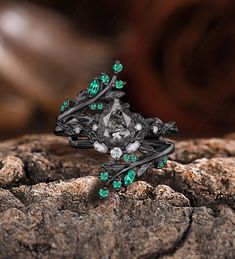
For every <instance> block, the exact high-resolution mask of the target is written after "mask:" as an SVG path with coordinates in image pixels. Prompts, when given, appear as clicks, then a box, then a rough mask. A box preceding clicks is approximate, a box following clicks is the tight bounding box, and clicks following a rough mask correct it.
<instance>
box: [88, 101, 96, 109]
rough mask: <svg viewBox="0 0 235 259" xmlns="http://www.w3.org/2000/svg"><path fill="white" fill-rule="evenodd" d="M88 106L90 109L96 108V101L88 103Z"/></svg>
mask: <svg viewBox="0 0 235 259" xmlns="http://www.w3.org/2000/svg"><path fill="white" fill-rule="evenodd" d="M89 107H90V108H91V109H92V110H96V108H97V105H96V103H92V104H90V105H89Z"/></svg>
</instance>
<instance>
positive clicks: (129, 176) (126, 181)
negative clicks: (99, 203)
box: [99, 169, 136, 199]
mask: <svg viewBox="0 0 235 259" xmlns="http://www.w3.org/2000/svg"><path fill="white" fill-rule="evenodd" d="M135 177H136V172H135V170H133V169H130V170H128V171H127V173H126V174H125V176H124V178H123V181H121V180H114V181H113V183H112V185H113V188H114V189H115V190H120V189H121V188H122V186H123V185H124V186H128V185H130V184H132V183H133V182H134V180H135ZM99 179H100V180H101V181H103V182H106V181H108V179H109V173H108V172H101V173H100V175H99ZM108 195H109V190H108V189H107V188H102V189H100V190H99V196H100V198H101V199H104V198H106V197H107V196H108Z"/></svg>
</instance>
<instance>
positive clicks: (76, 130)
mask: <svg viewBox="0 0 235 259" xmlns="http://www.w3.org/2000/svg"><path fill="white" fill-rule="evenodd" d="M81 130H82V129H81V128H80V127H79V126H77V127H76V128H75V129H74V131H75V133H76V134H79V133H80V132H81Z"/></svg>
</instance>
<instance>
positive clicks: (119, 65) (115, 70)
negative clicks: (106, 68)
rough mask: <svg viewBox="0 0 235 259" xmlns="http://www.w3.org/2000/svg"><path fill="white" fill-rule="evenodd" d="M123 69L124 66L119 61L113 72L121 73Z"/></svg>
mask: <svg viewBox="0 0 235 259" xmlns="http://www.w3.org/2000/svg"><path fill="white" fill-rule="evenodd" d="M122 68H123V65H122V64H121V63H120V62H119V61H116V62H115V64H114V65H113V71H114V73H115V74H117V73H119V72H121V71H122Z"/></svg>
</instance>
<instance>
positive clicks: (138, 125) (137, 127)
mask: <svg viewBox="0 0 235 259" xmlns="http://www.w3.org/2000/svg"><path fill="white" fill-rule="evenodd" d="M135 129H136V130H138V131H140V130H142V125H141V124H140V123H137V124H136V125H135Z"/></svg>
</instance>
